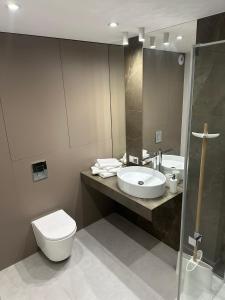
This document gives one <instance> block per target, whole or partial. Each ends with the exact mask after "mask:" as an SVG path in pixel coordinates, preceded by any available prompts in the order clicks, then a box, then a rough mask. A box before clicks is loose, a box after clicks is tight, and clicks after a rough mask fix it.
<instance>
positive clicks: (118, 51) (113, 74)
mask: <svg viewBox="0 0 225 300" xmlns="http://www.w3.org/2000/svg"><path fill="white" fill-rule="evenodd" d="M109 70H110V96H111V112H112V139H113V156H114V157H120V156H122V155H123V154H124V153H125V152H126V128H125V82H124V48H123V47H121V46H114V45H110V46H109Z"/></svg>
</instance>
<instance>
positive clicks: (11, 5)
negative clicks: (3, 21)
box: [7, 2, 20, 11]
mask: <svg viewBox="0 0 225 300" xmlns="http://www.w3.org/2000/svg"><path fill="white" fill-rule="evenodd" d="M7 7H8V9H9V10H11V11H17V10H18V9H19V8H20V7H19V5H18V4H16V3H15V2H9V3H7Z"/></svg>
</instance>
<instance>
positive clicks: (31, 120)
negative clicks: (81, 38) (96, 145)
mask: <svg viewBox="0 0 225 300" xmlns="http://www.w3.org/2000/svg"><path fill="white" fill-rule="evenodd" d="M0 44H1V47H0V96H1V98H2V102H3V110H4V115H5V120H6V126H7V133H8V137H9V143H10V150H11V153H12V158H13V159H14V160H17V159H22V158H26V157H31V156H34V155H38V154H40V153H46V152H51V151H54V150H56V149H58V148H61V147H65V146H67V145H68V129H67V119H66V110H65V101H64V90H63V81H62V72H61V63H60V54H59V42H58V40H57V39H48V38H42V37H33V36H25V35H9V34H4V33H2V34H0Z"/></svg>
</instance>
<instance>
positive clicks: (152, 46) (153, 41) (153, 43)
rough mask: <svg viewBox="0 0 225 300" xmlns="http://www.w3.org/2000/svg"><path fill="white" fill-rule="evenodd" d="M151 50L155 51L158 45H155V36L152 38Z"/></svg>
mask: <svg viewBox="0 0 225 300" xmlns="http://www.w3.org/2000/svg"><path fill="white" fill-rule="evenodd" d="M150 48H151V49H155V48H156V45H155V36H150Z"/></svg>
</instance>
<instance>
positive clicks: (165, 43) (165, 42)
mask: <svg viewBox="0 0 225 300" xmlns="http://www.w3.org/2000/svg"><path fill="white" fill-rule="evenodd" d="M169 38H170V34H169V32H164V35H163V44H164V45H165V46H168V45H169V44H170V43H169Z"/></svg>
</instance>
